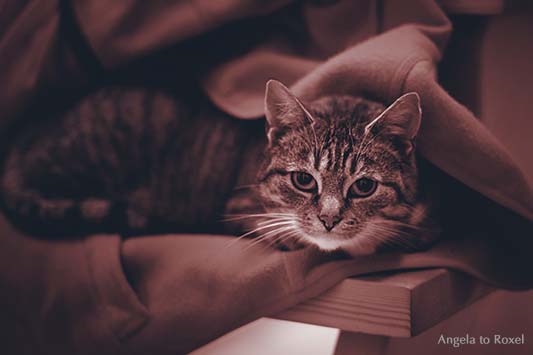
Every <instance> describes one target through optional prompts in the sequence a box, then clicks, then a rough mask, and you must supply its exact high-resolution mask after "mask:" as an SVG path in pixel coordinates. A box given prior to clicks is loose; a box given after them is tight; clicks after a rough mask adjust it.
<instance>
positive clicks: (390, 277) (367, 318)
mask: <svg viewBox="0 0 533 355" xmlns="http://www.w3.org/2000/svg"><path fill="white" fill-rule="evenodd" d="M491 290H492V289H491V288H490V287H488V286H487V285H485V284H483V283H481V282H479V281H476V280H474V279H472V278H471V277H469V276H467V275H465V274H461V273H458V272H452V271H449V270H445V269H428V270H417V271H406V272H405V271H404V272H401V273H381V274H376V275H372V276H366V277H358V278H349V279H346V280H344V281H343V282H341V283H340V284H339V285H337V286H335V287H334V288H332V289H330V290H329V291H327V292H326V293H324V294H323V295H321V296H319V297H316V298H314V299H311V300H308V301H306V302H303V303H300V304H299V305H296V306H295V307H293V308H291V309H289V310H287V311H285V312H284V313H282V314H280V315H278V316H277V317H276V318H278V319H285V320H290V321H295V322H303V323H310V324H316V325H323V326H328V327H333V328H338V329H341V330H343V331H350V332H361V333H367V334H376V335H385V336H393V337H411V336H414V335H417V334H419V333H421V332H423V331H424V330H426V329H428V328H429V327H431V326H433V325H435V324H437V323H439V322H440V321H442V320H444V319H446V318H448V317H450V316H451V315H452V314H454V313H455V312H457V311H459V310H460V309H462V308H464V307H466V306H467V305H469V304H470V303H472V302H473V301H475V300H477V299H478V298H480V297H482V296H484V295H486V294H488V293H489V292H490V291H491Z"/></svg>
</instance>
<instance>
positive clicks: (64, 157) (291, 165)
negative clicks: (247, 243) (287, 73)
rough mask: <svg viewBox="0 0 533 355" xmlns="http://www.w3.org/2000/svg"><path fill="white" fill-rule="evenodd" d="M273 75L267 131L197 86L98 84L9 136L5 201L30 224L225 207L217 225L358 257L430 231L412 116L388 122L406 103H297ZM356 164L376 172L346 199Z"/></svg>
mask: <svg viewBox="0 0 533 355" xmlns="http://www.w3.org/2000/svg"><path fill="white" fill-rule="evenodd" d="M280 85H281V84H279V85H278V87H277V89H276V90H277V91H276V92H272V90H271V92H270V96H269V93H268V92H267V98H266V116H267V123H268V125H267V128H268V129H267V134H266V135H265V134H264V128H263V123H262V122H247V121H242V120H236V119H233V118H231V117H228V116H227V115H225V114H223V113H222V112H220V111H219V110H217V109H216V108H215V107H213V106H212V105H211V104H210V103H209V102H208V101H207V100H206V99H205V98H194V100H187V102H186V103H185V101H184V100H183V99H181V100H180V99H178V98H176V97H174V96H173V95H170V94H168V93H163V92H159V91H154V90H148V89H131V88H109V89H104V90H101V91H99V92H97V93H95V94H93V95H90V96H89V97H87V98H85V99H83V100H82V101H81V102H80V103H79V104H78V105H77V106H75V107H74V108H73V109H72V110H70V111H69V112H68V113H66V114H65V115H63V116H62V117H56V118H51V119H48V120H43V121H42V122H41V123H39V124H37V125H35V126H33V127H30V128H29V129H27V130H25V131H24V132H22V134H21V135H20V137H18V138H17V139H16V141H15V143H14V144H13V146H12V149H11V151H10V152H9V154H8V155H7V158H6V160H5V163H4V166H3V173H2V180H1V186H2V201H3V205H4V208H5V210H6V211H7V212H8V213H9V215H10V216H11V217H12V219H13V220H15V221H19V222H20V223H19V225H21V226H22V227H28V226H31V227H33V229H32V230H31V231H32V232H34V233H35V232H43V231H44V232H52V233H55V234H57V233H65V234H69V235H70V234H73V233H82V234H84V233H90V232H95V231H113V232H116V231H119V232H127V233H138V232H143V233H145V232H161V231H196V232H203V231H220V229H218V228H219V227H220V226H219V225H218V223H217V222H218V221H220V220H221V218H222V215H223V214H224V213H225V214H230V215H231V216H230V218H229V219H230V220H231V221H232V223H227V224H226V225H225V228H230V229H226V231H231V232H232V233H243V232H244V234H243V236H256V237H257V238H258V239H257V240H258V241H260V240H266V241H268V242H270V243H271V244H278V245H280V246H282V247H289V248H294V247H297V246H298V245H300V244H302V243H303V244H311V245H314V246H316V247H318V248H321V249H323V250H337V249H342V250H344V251H346V252H348V253H350V254H353V255H359V254H369V253H374V252H376V251H378V250H381V249H384V248H400V249H404V250H417V249H420V248H421V247H424V246H427V245H428V244H429V243H431V242H432V241H433V239H434V234H433V233H426V232H427V228H426V224H427V220H428V219H427V207H426V205H425V204H424V203H423V202H421V200H420V196H419V193H418V181H417V180H418V177H417V166H416V160H415V155H414V154H413V150H412V147H414V145H413V142H414V135H415V134H416V130H417V129H418V126H416V125H415V126H413V127H414V128H413V127H410V126H406V125H405V122H402V121H401V120H399V118H401V116H402V115H403V114H405V112H407V114H409V110H411V111H412V110H413V109H416V107H415V108H413V107H411V106H409V105H404V106H401V107H400V108H401V109H402V110H403V113H402V111H401V110H399V109H398V108H397V107H396V106H394V105H393V106H394V107H395V109H394V110H392V111H391V112H392V113H396V114H397V115H396V116H395V115H391V114H388V112H389V111H388V110H386V107H385V106H384V105H383V104H381V103H378V102H374V101H370V100H367V99H364V98H354V97H348V96H329V97H324V98H321V99H319V100H316V101H313V102H310V103H308V104H304V103H302V102H301V101H300V100H298V99H297V98H296V97H294V96H293V95H292V94H291V93H290V92H289V91H288V90H287V89H286V88H284V87H282V86H280ZM393 106H391V107H393ZM397 106H398V105H397ZM389 110H390V107H389ZM406 110H407V111H406ZM393 111H394V112H393ZM370 123H371V124H370ZM405 127H407V128H405ZM409 130H411V131H412V132H411V133H408V134H407V133H406V132H408V131H409ZM413 132H414V133H413ZM409 134H410V135H412V137H410V136H409ZM407 136H409V137H407ZM406 137H407V138H406ZM295 171H302V172H307V173H309V174H311V175H312V176H313V178H314V179H315V180H316V182H317V189H316V191H315V192H313V193H309V192H303V191H300V190H298V189H297V188H295V186H294V184H293V182H292V181H291V173H292V172H295ZM361 176H368V177H372V178H373V179H376V180H378V181H379V185H378V188H377V190H376V192H375V193H374V194H373V195H371V196H369V197H366V198H350V197H348V196H347V190H348V188H349V187H350V186H351V184H353V183H354V181H355V180H356V179H357V178H359V177H361ZM326 210H327V211H335V213H337V214H338V219H339V222H338V224H337V225H336V226H335V227H334V228H332V229H331V230H326V229H325V228H324V225H323V223H321V221H320V216H321V214H322V213H324V211H326ZM231 228H233V229H231Z"/></svg>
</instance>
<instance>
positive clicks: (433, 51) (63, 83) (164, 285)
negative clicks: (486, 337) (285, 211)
mask: <svg viewBox="0 0 533 355" xmlns="http://www.w3.org/2000/svg"><path fill="white" fill-rule="evenodd" d="M287 3H288V1H281V0H280V1H270V2H265V1H259V0H256V1H254V0H246V1H233V0H225V1H217V2H216V6H214V4H213V2H207V1H201V0H196V1H188V2H168V1H151V2H141V1H123V2H119V3H114V4H106V5H105V6H104V5H102V4H101V2H100V1H97V0H79V1H75V2H72V3H70V5H69V3H68V2H61V3H60V2H58V1H54V0H46V1H43V0H28V1H26V2H24V3H20V2H15V1H6V2H4V5H3V7H1V8H2V11H0V30H1V32H2V36H1V37H0V77H2V81H3V83H2V85H1V86H0V112H2V120H0V135H2V137H5V136H6V135H7V132H8V131H7V129H8V127H9V126H11V125H12V124H13V123H14V122H16V121H17V120H18V119H19V118H20V117H21V115H22V113H23V112H24V110H25V109H26V108H27V107H31V105H32V104H33V103H34V102H35V99H36V98H37V97H39V96H41V97H42V96H46V95H49V93H50V92H51V91H49V90H46V89H48V88H58V87H63V88H65V87H67V88H68V87H74V86H79V85H80V84H81V83H85V82H87V80H89V79H90V77H91V74H92V73H94V72H95V71H100V72H106V71H107V70H109V69H111V68H117V67H124V66H126V64H127V63H129V62H131V61H132V60H134V59H136V58H138V57H139V56H141V55H144V54H147V53H151V52H153V51H154V50H157V49H161V48H162V47H164V46H166V45H170V44H173V43H176V42H178V41H184V40H194V39H195V38H196V37H198V36H202V35H203V34H204V33H205V32H206V31H215V30H216V31H218V30H221V29H222V27H224V25H225V24H228V23H232V22H235V21H239V19H244V18H251V17H255V16H260V18H262V19H264V18H265V17H264V15H266V14H270V13H272V11H276V12H275V13H273V14H272V15H268V16H267V17H266V18H267V19H268V21H266V23H267V24H268V23H269V21H271V22H270V23H271V26H270V27H267V28H266V29H263V30H264V31H266V32H267V35H266V36H258V37H257V38H258V42H257V43H253V42H254V41H252V46H251V49H249V50H247V51H242V50H241V51H238V52H235V53H233V52H232V53H228V54H229V55H228V56H227V57H229V58H231V59H226V60H224V61H223V62H218V63H216V65H211V66H208V67H205V68H202V73H203V75H202V79H201V82H202V85H203V87H204V88H205V91H206V92H207V93H208V94H209V95H210V97H211V98H212V99H213V101H214V102H215V103H216V104H217V105H218V106H219V107H220V108H222V109H224V110H226V111H227V112H229V113H231V114H233V115H234V116H236V117H239V118H256V117H259V116H261V115H262V100H263V92H264V83H265V82H266V80H267V79H269V78H270V77H276V78H277V79H280V80H282V81H284V82H286V83H288V84H292V88H293V90H294V91H295V93H296V94H297V95H299V96H301V97H302V98H303V99H304V100H311V99H313V98H316V97H318V96H321V95H325V94H332V93H343V94H354V95H357V94H367V95H371V96H373V97H377V98H381V99H382V100H384V101H390V100H392V99H394V98H395V97H397V96H399V95H400V94H401V93H403V92H407V91H417V92H418V93H419V94H420V95H421V97H422V102H423V111H424V118H423V124H422V127H421V132H420V137H419V142H418V149H419V151H420V153H421V154H422V155H423V156H424V157H425V158H426V159H427V160H428V161H430V162H431V164H433V165H435V166H437V167H438V168H440V169H441V170H442V171H444V172H445V173H446V174H440V175H439V176H440V177H439V180H438V183H441V184H442V188H443V189H446V191H449V192H450V193H448V194H446V195H447V196H448V198H446V199H445V201H442V203H443V204H444V205H445V207H446V208H445V209H444V210H446V211H448V212H449V213H448V214H447V215H446V218H447V219H446V223H447V224H449V225H450V226H451V227H450V228H448V233H449V238H448V239H446V240H445V241H444V242H443V243H440V244H438V245H437V246H435V247H434V248H432V249H431V250H429V251H427V252H423V253H416V254H383V255H377V256H370V257H365V258H358V259H353V260H346V259H339V258H337V256H336V255H331V254H329V255H323V254H320V253H318V252H316V251H314V250H312V249H304V250H299V251H294V252H280V251H275V250H270V249H265V248H260V247H258V246H255V247H254V246H252V245H250V242H249V241H242V240H239V241H235V240H234V238H229V237H221V236H212V235H211V236H209V235H205V236H198V235H165V236H146V237H137V238H132V239H126V240H123V239H122V238H120V236H117V235H96V236H91V237H89V238H86V239H79V240H69V241H59V240H37V239H34V238H32V237H29V236H26V235H23V234H21V233H20V232H19V231H17V230H16V229H14V228H13V227H12V226H11V225H10V224H9V223H8V222H7V221H6V220H5V219H4V218H3V217H2V218H0V232H1V233H0V294H1V295H2V296H1V298H0V310H1V312H2V314H3V317H1V318H0V327H1V328H2V329H1V331H2V334H4V335H6V338H5V339H7V340H6V342H3V344H2V347H4V349H2V353H6V354H11V353H12V354H15V353H16V354H24V353H27V354H39V353H54V354H72V353H81V354H84V353H87V354H94V353H98V354H116V353H127V354H147V353H159V354H167V353H168V354H176V353H185V352H187V351H189V350H191V349H193V348H195V347H198V346H200V345H202V344H204V343H206V342H207V341H209V340H211V339H213V338H216V337H217V336H220V335H222V334H224V333H225V332H227V331H229V330H231V329H233V328H235V327H238V326H239V325H242V324H244V323H246V322H248V321H251V320H253V319H256V318H258V317H260V316H266V315H272V314H275V313H277V312H280V311H281V310H283V309H285V308H287V307H290V306H292V305H294V304H297V303H298V302H301V301H303V300H305V299H307V298H309V297H313V296H316V295H318V294H319V293H321V292H323V291H325V290H326V289H328V288H329V287H331V286H333V285H334V284H336V283H338V282H339V281H341V280H342V279H343V278H345V277H347V276H350V275H358V274H362V273H368V272H372V271H381V270H391V269H402V268H419V267H449V268H453V269H456V270H460V271H463V272H467V273H469V274H471V275H474V276H476V277H477V278H479V279H481V280H483V281H485V282H488V283H490V284H493V285H495V286H498V287H505V288H511V289H528V288H531V287H533V277H532V276H531V274H530V273H529V272H528V270H531V268H532V266H533V265H532V263H533V261H532V260H533V258H531V257H530V252H529V251H530V250H532V247H533V245H532V244H533V241H532V239H533V238H532V236H533V233H531V232H532V230H531V228H532V227H531V219H532V211H533V209H532V198H531V196H532V195H531V190H530V187H529V186H528V185H527V183H526V182H525V179H524V178H523V177H522V174H521V172H520V169H519V168H518V167H517V166H516V164H515V163H513V160H512V157H511V156H510V155H509V154H508V153H506V152H505V150H504V149H503V148H502V147H501V145H500V144H499V143H498V142H497V141H496V140H495V139H494V137H493V136H492V135H491V134H490V133H489V132H488V131H487V130H486V129H485V128H484V127H483V125H482V124H481V123H480V122H479V121H478V120H477V119H476V118H475V117H474V116H473V115H472V114H471V113H470V112H469V111H468V110H467V109H466V108H464V107H463V106H461V105H459V104H458V103H457V102H455V101H454V100H453V99H452V98H451V97H450V96H448V95H447V94H446V92H445V91H444V90H443V89H442V88H441V87H440V86H439V85H438V83H437V82H436V81H435V75H434V72H435V65H436V62H437V61H438V60H439V59H440V56H441V53H442V50H443V48H444V45H445V42H446V38H447V36H448V34H449V32H450V30H451V28H450V24H449V21H448V20H447V18H446V17H445V16H444V15H443V13H442V11H441V10H440V8H439V7H438V6H437V5H436V4H435V3H434V2H433V1H430V0H411V1H410V2H399V1H398V2H394V1H388V2H380V1H359V2H351V1H340V2H337V3H334V4H333V5H329V6H324V7H320V6H318V5H314V4H313V3H312V2H298V3H295V4H292V5H289V6H287V7H284V6H285V5H287ZM60 4H61V6H60ZM65 4H67V5H65ZM69 6H72V8H70V7H69ZM321 6H322V5H321ZM278 9H279V10H278ZM302 26H303V27H302ZM302 28H303V29H304V31H301V29H302ZM216 31H215V32H216ZM248 35H250V33H248V32H247V31H242V30H241V31H240V32H237V37H233V41H235V42H238V41H240V40H241V39H243V38H242V36H248ZM239 36H240V37H239ZM259 38H261V40H260V41H259ZM254 39H255V37H254ZM243 40H244V39H243ZM223 45H227V46H228V48H230V47H231V43H229V42H228V43H225V42H224V43H223ZM216 48H217V49H220V44H218V45H217V46H216ZM206 50H208V49H206ZM91 56H92V57H91ZM193 69H194V68H191V69H190V71H192V70H193ZM199 70H200V69H199ZM45 98H46V97H45ZM437 175H438V174H437ZM509 182H512V183H509ZM458 196H460V198H459V197H458Z"/></svg>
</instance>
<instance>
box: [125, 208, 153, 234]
mask: <svg viewBox="0 0 533 355" xmlns="http://www.w3.org/2000/svg"><path fill="white" fill-rule="evenodd" d="M126 217H127V219H128V227H130V228H131V229H137V230H139V229H145V228H146V227H147V226H148V217H146V216H145V215H143V214H141V213H140V212H139V211H137V210H134V209H132V208H128V209H127V210H126Z"/></svg>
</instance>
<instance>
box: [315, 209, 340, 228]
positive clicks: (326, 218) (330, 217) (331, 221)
mask: <svg viewBox="0 0 533 355" xmlns="http://www.w3.org/2000/svg"><path fill="white" fill-rule="evenodd" d="M318 219H319V220H320V222H322V224H323V225H324V227H325V228H326V230H327V231H328V232H329V231H331V230H332V229H333V227H335V225H336V224H337V223H339V222H340V221H341V216H339V215H338V214H324V213H323V214H320V215H319V216H318Z"/></svg>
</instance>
